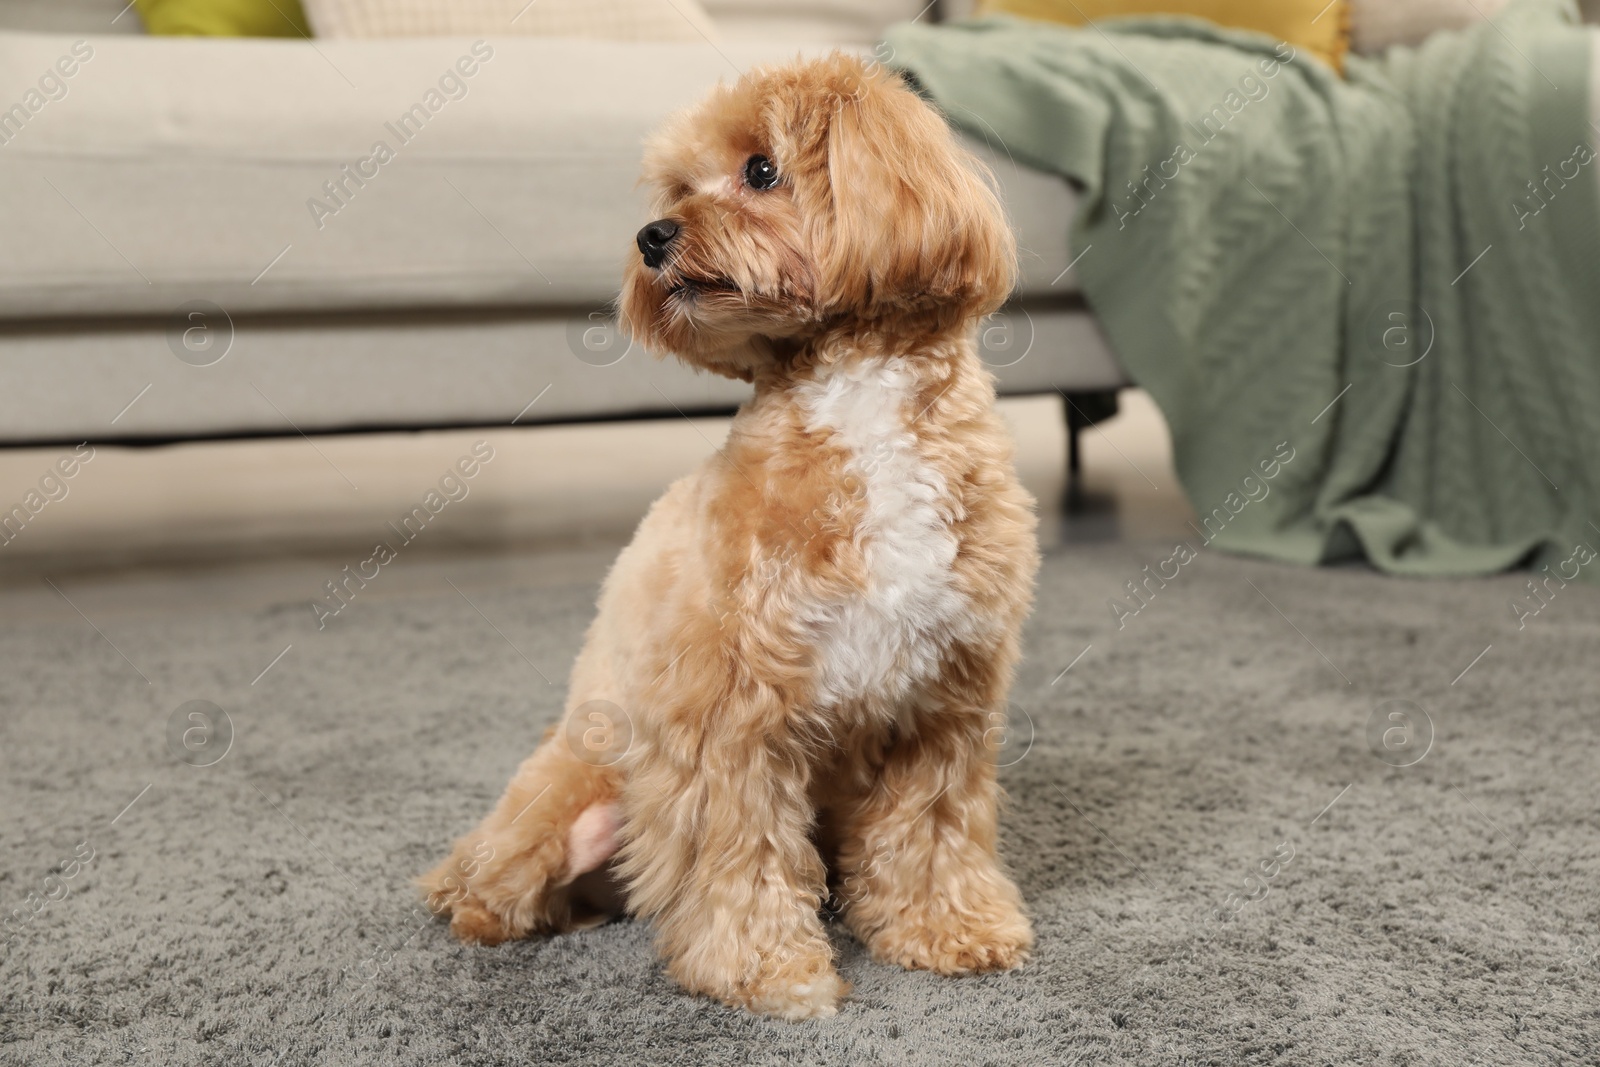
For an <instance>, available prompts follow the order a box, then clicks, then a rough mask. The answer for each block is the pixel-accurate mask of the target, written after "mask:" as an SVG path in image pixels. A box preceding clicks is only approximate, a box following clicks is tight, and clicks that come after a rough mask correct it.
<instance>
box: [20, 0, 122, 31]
mask: <svg viewBox="0 0 1600 1067" xmlns="http://www.w3.org/2000/svg"><path fill="white" fill-rule="evenodd" d="M0 30H34V31H36V32H41V33H143V32H144V23H142V22H140V21H139V15H138V13H137V12H135V11H134V10H133V9H132V7H130V6H129V4H128V2H127V0H0Z"/></svg>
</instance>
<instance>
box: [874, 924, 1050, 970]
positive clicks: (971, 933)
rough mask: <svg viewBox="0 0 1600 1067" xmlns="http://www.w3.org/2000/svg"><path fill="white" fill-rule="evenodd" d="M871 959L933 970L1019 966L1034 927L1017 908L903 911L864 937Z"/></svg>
mask: <svg viewBox="0 0 1600 1067" xmlns="http://www.w3.org/2000/svg"><path fill="white" fill-rule="evenodd" d="M865 941H866V943H867V948H868V949H870V950H871V952H872V955H873V957H874V958H875V959H878V960H881V961H882V962H884V963H895V964H899V965H900V966H901V967H906V968H909V969H911V970H916V971H933V972H934V973H936V974H946V975H960V974H981V973H983V972H986V971H1009V970H1012V969H1014V968H1017V967H1020V966H1022V965H1023V964H1024V963H1026V962H1027V960H1028V953H1029V952H1030V951H1031V950H1032V948H1033V927H1032V926H1031V925H1030V924H1029V923H1028V919H1027V917H1026V916H1025V915H1023V914H1022V913H1021V912H1020V911H1014V910H1009V909H1008V910H1006V911H1004V912H1000V913H997V914H994V915H985V916H978V915H940V916H927V915H925V916H921V917H919V918H913V917H911V916H904V917H902V918H900V919H899V920H897V921H896V922H894V923H891V924H889V925H887V926H884V927H882V928H880V929H878V930H876V931H874V932H873V933H871V934H870V935H868V936H867V937H866V938H865Z"/></svg>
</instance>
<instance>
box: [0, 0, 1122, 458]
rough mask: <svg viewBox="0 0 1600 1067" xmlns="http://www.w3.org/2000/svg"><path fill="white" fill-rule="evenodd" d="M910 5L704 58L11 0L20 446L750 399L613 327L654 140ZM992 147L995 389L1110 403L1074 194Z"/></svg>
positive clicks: (1, 197)
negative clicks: (1000, 272)
mask: <svg viewBox="0 0 1600 1067" xmlns="http://www.w3.org/2000/svg"><path fill="white" fill-rule="evenodd" d="M920 6H921V5H920V3H910V4H905V3H898V2H895V0H881V2H879V3H876V4H866V5H861V4H853V5H852V4H833V5H829V4H827V3H789V4H771V3H768V4H762V3H759V2H758V0H727V2H725V3H723V4H720V5H719V4H716V3H712V4H709V5H708V7H710V8H711V10H712V14H713V17H714V18H716V19H717V20H718V26H719V30H720V31H721V33H722V40H721V42H720V43H719V44H718V45H717V46H715V47H713V46H710V45H689V44H637V43H621V42H605V41H580V40H557V39H536V38H528V37H503V38H492V39H489V40H486V41H483V42H481V43H475V42H474V41H472V40H453V39H406V40H383V41H315V42H310V41H303V40H293V41H288V40H216V39H212V40H197V39H172V38H156V37H149V36H144V35H142V34H139V33H136V32H126V33H124V32H116V31H123V30H129V31H137V29H138V26H137V23H136V21H135V18H136V17H135V15H134V14H133V12H131V11H129V12H126V13H125V14H123V15H121V16H120V17H118V18H117V21H116V23H115V24H113V23H112V21H111V19H112V18H113V17H114V16H117V13H118V12H119V11H121V10H122V2H121V0H48V3H44V2H40V3H27V2H21V3H19V2H15V0H0V24H3V23H7V22H9V23H10V25H11V26H13V27H14V26H16V25H19V24H22V25H30V26H32V27H33V29H26V30H19V29H14V28H12V29H5V28H0V233H4V234H5V235H6V241H5V247H6V254H5V255H4V257H3V258H0V441H4V442H6V443H11V444H17V443H24V442H34V443H40V442H47V441H48V442H53V441H80V440H83V439H86V438H87V439H91V440H116V439H175V438H187V437H211V436H232V435H257V434H274V433H293V432H296V431H304V432H314V431H335V430H350V429H363V428H376V427H431V426H452V425H454V426H459V425H470V424H495V423H502V424H503V423H506V422H509V421H512V420H516V421H517V422H518V423H519V424H526V423H530V422H537V421H549V420H570V419H592V418H604V417H617V416H639V415H672V414H674V413H675V412H679V411H683V412H690V411H707V410H712V409H719V408H728V407H731V406H732V405H734V404H736V403H737V402H738V401H739V399H740V398H741V397H742V396H743V395H744V391H745V388H746V387H744V386H742V385H740V384H738V383H733V382H728V381H725V380H722V379H718V378H713V377H708V376H704V375H696V374H693V373H691V372H689V371H686V370H684V369H683V368H681V367H680V366H678V365H677V364H675V363H672V362H661V361H657V360H654V359H652V358H650V357H649V356H648V355H647V354H646V353H644V352H642V351H638V350H633V351H630V350H628V348H627V345H626V342H625V341H623V340H621V339H620V338H618V337H617V336H616V333H615V331H614V329H613V328H612V326H611V325H610V322H609V318H608V315H607V313H606V307H607V304H608V302H609V301H610V300H611V298H612V297H613V296H614V294H615V292H616V288H617V284H618V277H619V268H620V265H621V263H622V261H623V257H624V256H625V255H627V254H628V253H629V250H630V248H631V247H632V239H633V234H634V233H635V231H636V230H637V229H638V227H639V225H640V224H641V223H642V222H643V221H645V218H644V214H643V211H644V207H643V201H642V198H641V196H640V194H639V193H638V191H637V190H636V188H635V181H636V176H637V173H638V165H639V156H640V143H641V140H642V138H643V137H644V135H645V134H646V132H647V131H649V130H650V129H651V128H652V127H654V126H655V125H656V124H657V123H658V122H659V121H660V120H661V119H662V117H663V116H665V115H666V114H667V113H668V112H670V111H672V110H673V109H675V108H678V107H680V106H683V105H685V104H687V103H689V102H691V101H693V100H694V99H696V98H697V97H699V96H700V95H701V94H702V93H703V92H704V91H705V90H706V89H707V88H708V87H709V86H711V85H713V84H715V83H716V82H717V81H718V79H721V78H727V77H730V76H732V75H734V74H735V73H736V71H737V70H741V69H744V68H746V67H748V66H750V65H752V64H756V63H761V62H768V61H775V60H783V59H785V58H790V57H793V56H794V55H795V54H796V52H797V51H800V52H810V51H821V50H825V49H826V48H828V47H830V45H833V44H838V45H842V46H846V47H868V46H869V42H870V41H871V40H872V39H873V38H874V37H875V35H876V34H877V32H878V31H879V30H880V29H881V27H882V25H884V24H886V23H887V22H888V21H892V20H893V19H895V18H898V17H910V16H912V15H915V14H916V13H917V11H918V10H919V9H920ZM902 9H905V10H902ZM841 12H842V14H841ZM864 12H865V14H864ZM868 16H871V17H868ZM51 29H54V30H55V31H58V32H40V31H42V30H51ZM91 29H101V30H105V31H110V32H98V33H91V32H86V31H88V30H91ZM69 71H70V73H69ZM469 71H470V73H468V72H469ZM34 90H39V91H38V92H37V93H35V92H34ZM434 93H437V95H431V94H434ZM30 94H31V95H30ZM440 99H442V101H443V102H442V103H439V102H438V101H439V100H440ZM41 101H42V102H41ZM14 105H15V106H14ZM430 105H434V106H433V107H432V108H431V109H430ZM6 109H10V110H6ZM378 142H383V143H385V144H386V145H387V146H388V148H389V150H390V151H389V153H388V156H387V158H380V157H383V156H384V155H385V154H384V153H380V152H375V151H374V149H375V146H376V145H377V143H378ZM977 147H978V148H979V150H980V151H982V152H983V153H985V154H986V155H987V156H988V157H989V159H990V161H991V162H992V163H993V165H994V167H995V170H996V173H997V174H998V176H999V179H1000V182H1001V184H1002V185H1003V187H1004V193H1005V197H1006V201H1007V204H1008V208H1009V210H1010V212H1011V215H1012V218H1013V220H1014V223H1015V226H1016V229H1017V232H1018V234H1019V237H1020V241H1021V245H1022V247H1023V248H1024V250H1025V251H1024V254H1023V255H1024V261H1023V268H1024V281H1023V285H1022V288H1021V293H1020V295H1019V299H1018V300H1017V301H1016V303H1015V306H1014V307H1013V308H1012V309H1011V310H1010V311H1009V312H1007V313H1006V314H1004V315H1003V316H1001V317H1000V318H999V319H997V320H996V321H994V322H992V323H989V324H988V325H987V327H986V329H985V330H984V331H983V341H984V354H985V358H986V359H987V360H988V361H989V362H990V364H991V365H992V366H993V367H994V368H995V371H996V373H997V375H998V376H999V378H1000V381H1001V383H1002V388H1003V389H1004V390H1006V391H1007V392H1012V393H1029V392H1051V391H1055V390H1058V389H1059V390H1064V391H1067V392H1074V393H1077V392H1082V393H1095V392H1101V391H1105V390H1112V389H1115V388H1116V387H1118V386H1119V385H1121V384H1123V382H1124V379H1123V375H1122V372H1121V371H1120V369H1119V368H1118V367H1117V365H1116V363H1115V361H1114V360H1113V359H1112V357H1111V356H1110V354H1109V352H1108V350H1107V348H1106V345H1105V342H1104V340H1103V339H1102V337H1101V335H1100V332H1099V330H1098V329H1097V327H1096V325H1095V323H1094V320H1093V318H1092V316H1091V315H1089V314H1088V313H1087V311H1086V310H1085V309H1084V307H1083V303H1082V300H1081V298H1080V297H1079V295H1078V293H1077V288H1076V285H1075V283H1074V278H1073V273H1072V271H1070V270H1068V269H1067V268H1068V262H1069V254H1068V250H1067V241H1066V235H1067V230H1068V226H1069V223H1070V221H1071V218H1072V214H1073V208H1074V201H1073V195H1072V193H1071V191H1070V190H1069V189H1068V188H1067V187H1066V186H1065V184H1064V183H1062V182H1061V181H1059V180H1057V179H1055V178H1052V177H1049V176H1046V175H1043V174H1040V173H1037V172H1033V171H1030V170H1028V169H1027V168H1025V167H1021V166H1019V165H1016V164H1014V163H1012V162H1011V161H1010V160H1009V159H1008V158H1007V156H1006V154H1005V151H1004V146H1003V145H998V144H996V145H982V144H980V145H978V146H977Z"/></svg>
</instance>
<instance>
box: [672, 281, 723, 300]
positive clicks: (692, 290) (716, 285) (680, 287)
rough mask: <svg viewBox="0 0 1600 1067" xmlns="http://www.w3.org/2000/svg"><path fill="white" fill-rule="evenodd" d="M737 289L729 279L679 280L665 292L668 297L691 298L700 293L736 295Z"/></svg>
mask: <svg viewBox="0 0 1600 1067" xmlns="http://www.w3.org/2000/svg"><path fill="white" fill-rule="evenodd" d="M739 291H740V290H739V287H738V286H737V285H736V284H734V281H733V279H731V278H680V279H679V280H678V282H677V284H675V285H673V286H672V287H671V288H669V289H668V290H667V295H668V296H681V297H693V296H699V295H700V294H702V293H737V292H739Z"/></svg>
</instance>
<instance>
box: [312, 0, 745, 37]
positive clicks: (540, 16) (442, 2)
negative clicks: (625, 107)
mask: <svg viewBox="0 0 1600 1067" xmlns="http://www.w3.org/2000/svg"><path fill="white" fill-rule="evenodd" d="M305 8H306V14H307V15H308V16H310V18H311V25H312V26H313V27H315V29H316V33H317V36H318V37H319V38H334V37H449V36H452V35H453V36H475V35H478V34H482V35H484V36H488V37H507V36H519V37H592V38H597V39H601V40H608V41H696V42H698V41H712V42H715V41H716V39H717V31H716V27H714V26H713V25H712V24H711V19H710V17H709V16H708V15H707V14H706V12H705V9H704V8H702V7H701V6H700V4H699V2H698V0H539V2H538V3H530V2H528V0H305Z"/></svg>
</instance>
